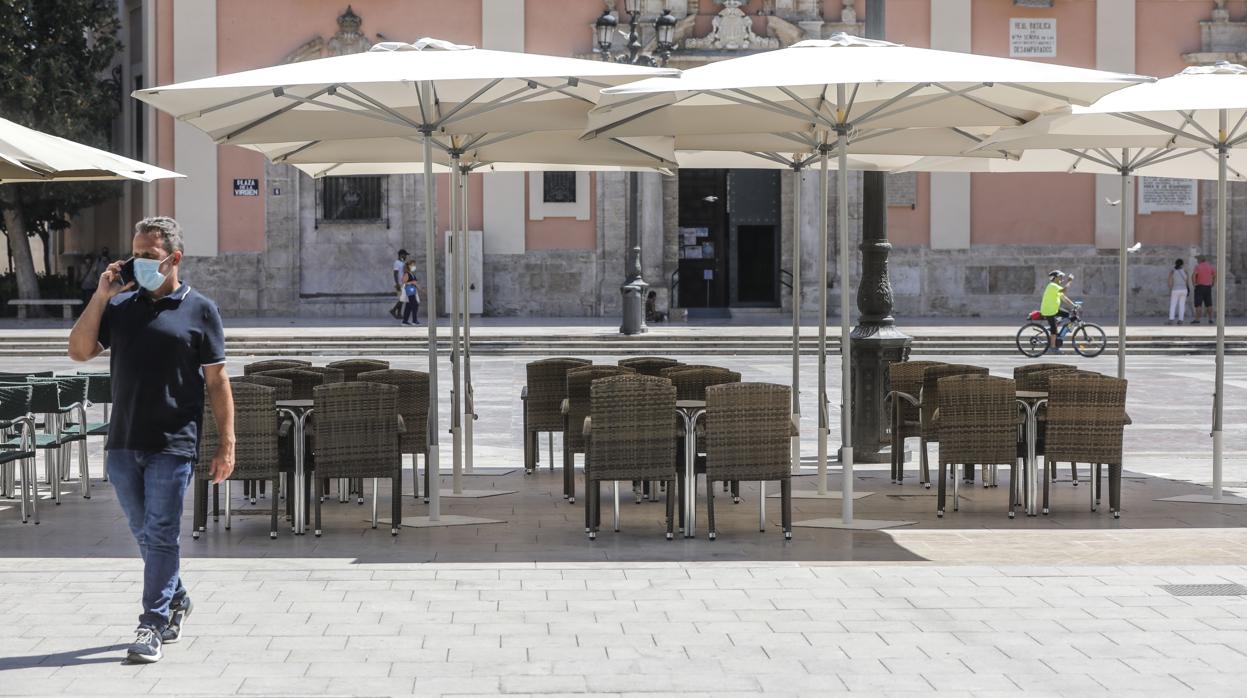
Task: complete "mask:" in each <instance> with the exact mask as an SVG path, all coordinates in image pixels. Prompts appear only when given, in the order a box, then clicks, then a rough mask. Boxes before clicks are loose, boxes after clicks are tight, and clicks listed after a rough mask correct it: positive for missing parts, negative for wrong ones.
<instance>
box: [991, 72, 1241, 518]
mask: <svg viewBox="0 0 1247 698" xmlns="http://www.w3.org/2000/svg"><path fill="white" fill-rule="evenodd" d="M983 147H986V148H996V149H1007V150H1012V151H1022V150H1026V149H1031V148H1074V149H1081V150H1082V151H1083V152H1085V157H1087V158H1088V159H1094V160H1096V161H1098V162H1099V164H1101V165H1102V166H1105V167H1109V168H1113V167H1117V168H1118V171H1119V172H1120V173H1121V174H1122V175H1123V184H1124V181H1125V178H1126V176H1128V175H1129V174H1131V173H1133V172H1135V171H1145V172H1150V171H1152V168H1153V167H1156V168H1157V169H1158V170H1159V169H1160V168H1161V167H1164V166H1168V167H1188V168H1190V171H1199V172H1201V173H1204V174H1205V175H1206V174H1207V169H1199V168H1202V167H1205V165H1206V161H1207V159H1208V158H1215V160H1216V166H1217V170H1216V172H1217V174H1216V179H1217V250H1216V257H1217V262H1218V263H1219V264H1221V265H1222V266H1223V268H1222V269H1221V273H1219V274H1217V276H1216V301H1215V303H1214V305H1215V307H1216V312H1217V351H1216V376H1215V384H1216V389H1215V391H1214V393H1213V418H1212V448H1213V456H1212V468H1213V473H1212V484H1213V494H1212V497H1211V498H1208V499H1209V500H1210V501H1214V502H1218V503H1219V502H1224V501H1227V500H1225V498H1224V496H1223V492H1222V457H1223V448H1222V425H1223V417H1224V401H1225V395H1224V393H1225V277H1226V271H1227V270H1226V269H1225V268H1224V266H1225V265H1226V264H1227V263H1228V259H1227V257H1226V228H1227V214H1226V203H1227V195H1226V183H1227V181H1228V180H1229V179H1230V178H1231V171H1232V169H1231V167H1230V164H1229V160H1230V155H1231V153H1232V152H1233V151H1236V150H1243V149H1245V148H1247V67H1244V66H1241V65H1235V64H1231V63H1224V62H1222V63H1218V64H1216V65H1213V66H1198V67H1192V68H1187V69H1186V70H1184V71H1182V72H1181V73H1178V74H1177V75H1174V76H1173V77H1169V78H1165V79H1163V80H1158V81H1156V82H1154V83H1151V84H1144V85H1135V86H1132V87H1129V88H1126V89H1124V90H1121V91H1120V92H1117V93H1114V94H1111V95H1108V96H1106V97H1105V98H1103V99H1101V100H1099V101H1097V102H1096V103H1095V104H1092V105H1091V106H1088V107H1072V108H1066V109H1062V110H1058V111H1055V112H1053V113H1050V114H1045V115H1044V116H1042V117H1040V118H1039V119H1036V120H1035V121H1034V122H1032V123H1029V124H1026V125H1025V126H1021V127H1017V128H1010V129H1002V130H1001V131H999V132H997V133H996V134H994V135H993V136H992V138H990V139H988V140H987V141H986V142H985V144H984V146H983ZM1179 161H1182V163H1181V165H1178V164H1177V163H1179ZM1185 176H1196V175H1191V174H1188V175H1185ZM1123 189H1124V186H1123ZM1124 199H1125V197H1124V196H1123V200H1124ZM1123 215H1124V212H1123ZM1123 229H1124V228H1123ZM1122 239H1123V242H1122V246H1123V249H1124V244H1125V242H1124V239H1125V236H1124V235H1123V236H1122ZM1121 254H1122V255H1123V256H1124V252H1122V253H1121ZM1120 292H1121V294H1122V304H1123V306H1124V294H1125V284H1124V283H1122V286H1121V291H1120ZM1191 499H1195V500H1196V501H1199V498H1198V497H1196V498H1189V497H1188V498H1185V500H1184V501H1191Z"/></svg>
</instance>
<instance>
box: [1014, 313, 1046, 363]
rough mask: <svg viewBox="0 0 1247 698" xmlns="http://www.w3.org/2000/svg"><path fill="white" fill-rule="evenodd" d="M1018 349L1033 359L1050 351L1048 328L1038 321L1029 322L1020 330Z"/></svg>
mask: <svg viewBox="0 0 1247 698" xmlns="http://www.w3.org/2000/svg"><path fill="white" fill-rule="evenodd" d="M1017 343H1018V351H1020V352H1022V355H1023V356H1029V357H1031V358H1032V359H1034V358H1037V357H1040V356H1043V354H1044V352H1045V351H1048V328H1047V327H1044V326H1043V325H1041V324H1039V323H1038V322H1028V323H1026V324H1025V325H1022V329H1020V330H1018V338H1017Z"/></svg>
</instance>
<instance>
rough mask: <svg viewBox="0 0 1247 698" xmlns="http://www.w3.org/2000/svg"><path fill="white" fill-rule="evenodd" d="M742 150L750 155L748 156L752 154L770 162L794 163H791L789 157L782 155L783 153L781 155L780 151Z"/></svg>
mask: <svg viewBox="0 0 1247 698" xmlns="http://www.w3.org/2000/svg"><path fill="white" fill-rule="evenodd" d="M742 152H743V153H744V154H745V155H748V156H750V157H755V158H758V159H759V160H766V161H768V162H774V163H777V164H780V165H790V164H792V163H790V162H789V161H788V159H787V158H785V157H783V156H782V155H780V154H779V153H770V152H764V151H760V150H746V151H742Z"/></svg>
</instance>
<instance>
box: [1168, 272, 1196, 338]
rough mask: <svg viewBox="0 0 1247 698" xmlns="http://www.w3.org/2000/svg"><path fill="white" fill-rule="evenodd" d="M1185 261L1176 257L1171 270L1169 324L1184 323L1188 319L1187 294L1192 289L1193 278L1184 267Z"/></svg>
mask: <svg viewBox="0 0 1247 698" xmlns="http://www.w3.org/2000/svg"><path fill="white" fill-rule="evenodd" d="M1183 266H1184V262H1183V261H1182V260H1180V259H1176V260H1174V262H1173V269H1170V270H1169V324H1170V325H1173V324H1179V325H1180V324H1182V323H1183V322H1184V321H1185V320H1186V295H1187V292H1188V291H1190V290H1191V279H1190V277H1189V276H1187V273H1186V269H1183Z"/></svg>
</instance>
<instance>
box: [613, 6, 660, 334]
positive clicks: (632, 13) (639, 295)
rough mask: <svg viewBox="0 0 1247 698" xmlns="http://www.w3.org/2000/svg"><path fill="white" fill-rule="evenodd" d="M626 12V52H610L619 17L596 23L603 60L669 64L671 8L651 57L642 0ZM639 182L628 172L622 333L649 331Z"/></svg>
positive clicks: (656, 34)
mask: <svg viewBox="0 0 1247 698" xmlns="http://www.w3.org/2000/svg"><path fill="white" fill-rule="evenodd" d="M624 11H626V12H627V13H628V44H627V48H628V52H627V53H626V54H624V53H619V54H612V53H611V47H612V45H613V44H614V37H615V33H616V32H617V31H618V30H619V20H618V19H617V18H616V17H615V15H613V14H611V12H610V10H603V11H602V15H601V16H600V17H598V18H597V21H595V22H594V23H593V36H594V39H595V40H596V41H597V45H598V51H599V52H600V53H601V54H602V60H604V61H615V62H617V63H631V64H633V65H649V66H655V67H660V66H663V65H666V63H667V59H669V58H670V57H671V52H672V51H674V50H675V25H676V20H675V17H672V16H671V10H669V9H664V10H663V12H662V15H660V16H659V17H657V18H655V19H654V37H655V44H656V48H655V51H654V53H653V55H648V56H647V55H642V54H641V49H642V48H644V46H645V45H644V44H643V43H641V34H640V32H638V31H637V26H638V24H639V20H640V17H641V0H625V2H624ZM640 181H641V178H640V177H639V176H638V173H637V172H629V173H628V228H627V243H626V245H625V249H626V250H627V252H626V259H625V260H624V283H623V285H622V286H620V287H619V292H620V293H621V294H622V295H623V322H622V323H621V324H620V326H619V331H620V332H621V333H622V334H640V333H642V332H648V331H649V328H648V327H646V326H645V296H646V292H647V291H648V290H649V284H647V283H645V280H644V279H643V278H642V277H641V226H640V205H641V197H640Z"/></svg>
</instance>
